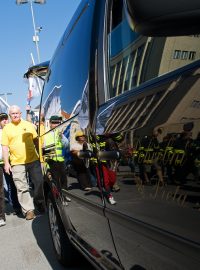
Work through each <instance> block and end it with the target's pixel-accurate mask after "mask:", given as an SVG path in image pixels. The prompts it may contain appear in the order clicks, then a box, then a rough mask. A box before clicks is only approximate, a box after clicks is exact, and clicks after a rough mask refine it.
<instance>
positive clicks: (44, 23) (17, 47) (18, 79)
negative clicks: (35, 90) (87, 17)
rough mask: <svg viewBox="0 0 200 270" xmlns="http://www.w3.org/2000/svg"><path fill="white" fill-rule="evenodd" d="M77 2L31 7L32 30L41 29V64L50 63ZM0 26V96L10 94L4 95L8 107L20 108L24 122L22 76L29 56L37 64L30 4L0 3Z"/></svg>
mask: <svg viewBox="0 0 200 270" xmlns="http://www.w3.org/2000/svg"><path fill="white" fill-rule="evenodd" d="M80 2H81V0H46V4H44V5H38V4H34V3H33V10H34V17H35V24H36V27H40V26H41V27H42V31H41V32H40V33H39V39H40V40H39V51H40V60H41V62H43V61H46V60H50V58H51V56H52V55H53V53H54V50H55V49H56V46H57V44H58V42H59V40H60V38H61V36H62V34H63V32H64V30H65V28H66V26H67V24H68V23H69V21H70V19H71V17H72V16H73V13H74V12H75V10H76V8H77V7H78V5H79V3H80ZM0 25H1V44H0V48H1V49H0V59H1V69H0V70H1V72H0V83H1V87H0V94H2V93H7V92H11V93H12V95H7V101H8V103H9V104H10V105H13V104H16V105H18V106H20V107H21V109H22V112H23V118H25V107H26V97H27V90H28V85H27V84H26V83H25V81H24V79H23V74H24V73H25V72H26V70H27V69H28V67H29V66H30V64H31V53H32V54H33V57H34V59H35V61H36V62H37V51H36V46H35V43H34V42H33V35H34V30H33V22H32V15H31V7H30V3H29V4H23V5H16V2H15V0H3V1H1V8H0ZM1 97H2V98H4V96H1ZM38 103H39V99H38V98H37V99H35V100H33V101H32V102H31V106H32V107H34V106H36V105H37V104H38Z"/></svg>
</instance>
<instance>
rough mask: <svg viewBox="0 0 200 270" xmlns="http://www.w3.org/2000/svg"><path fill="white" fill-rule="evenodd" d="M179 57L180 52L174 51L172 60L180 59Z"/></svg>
mask: <svg viewBox="0 0 200 270" xmlns="http://www.w3.org/2000/svg"><path fill="white" fill-rule="evenodd" d="M180 56H181V51H180V50H175V51H174V55H173V58H174V59H180Z"/></svg>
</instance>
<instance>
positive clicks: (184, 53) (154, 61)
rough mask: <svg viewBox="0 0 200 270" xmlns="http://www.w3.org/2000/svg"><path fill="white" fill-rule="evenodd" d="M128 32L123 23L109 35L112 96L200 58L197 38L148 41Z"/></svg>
mask: <svg viewBox="0 0 200 270" xmlns="http://www.w3.org/2000/svg"><path fill="white" fill-rule="evenodd" d="M128 30H129V26H128V25H127V23H126V22H124V21H123V22H122V23H121V24H120V25H119V26H118V27H116V28H115V29H113V30H112V32H111V33H110V35H109V43H110V44H109V45H110V81H111V87H110V97H114V96H118V95H119V94H121V93H123V92H125V91H127V90H130V89H132V88H133V87H134V86H139V85H140V84H141V83H142V82H145V81H148V80H150V79H152V78H155V77H158V76H160V75H162V74H165V73H167V72H170V71H172V70H175V69H177V68H178V67H182V66H185V65H187V64H189V63H191V62H192V61H195V60H197V59H200V53H199V47H200V37H199V36H198V35H197V36H183V37H168V38H165V37H156V38H150V37H149V38H147V37H140V36H138V35H137V34H134V33H133V32H131V30H129V31H130V33H129V35H127V32H128ZM124 33H126V35H125V34H124ZM127 36H128V37H129V39H127ZM124 37H126V40H124ZM116 40H118V41H121V42H115V41H116ZM120 46H121V48H120Z"/></svg>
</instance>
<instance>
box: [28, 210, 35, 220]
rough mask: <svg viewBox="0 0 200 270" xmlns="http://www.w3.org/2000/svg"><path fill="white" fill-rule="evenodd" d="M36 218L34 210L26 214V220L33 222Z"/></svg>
mask: <svg viewBox="0 0 200 270" xmlns="http://www.w3.org/2000/svg"><path fill="white" fill-rule="evenodd" d="M34 218H35V213H34V211H33V210H30V211H28V212H27V213H26V220H31V219H34Z"/></svg>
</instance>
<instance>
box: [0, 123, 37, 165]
mask: <svg viewBox="0 0 200 270" xmlns="http://www.w3.org/2000/svg"><path fill="white" fill-rule="evenodd" d="M36 137H37V132H36V130H35V128H34V126H33V124H32V123H30V122H28V121H24V120H21V121H20V122H19V123H18V124H14V123H12V122H11V123H9V124H7V125H6V126H5V127H4V128H3V132H2V145H5V146H8V147H9V152H10V162H11V165H18V164H26V163H30V162H33V161H35V160H38V154H37V151H36V148H35V145H34V143H33V139H35V138H36Z"/></svg>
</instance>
